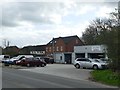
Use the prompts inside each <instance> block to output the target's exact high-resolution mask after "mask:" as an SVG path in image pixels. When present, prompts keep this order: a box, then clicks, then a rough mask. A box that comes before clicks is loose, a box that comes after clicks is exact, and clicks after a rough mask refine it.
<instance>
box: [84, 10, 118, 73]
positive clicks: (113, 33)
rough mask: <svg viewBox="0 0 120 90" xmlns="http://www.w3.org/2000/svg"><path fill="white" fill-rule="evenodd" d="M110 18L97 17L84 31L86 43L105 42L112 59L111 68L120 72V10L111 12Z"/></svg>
mask: <svg viewBox="0 0 120 90" xmlns="http://www.w3.org/2000/svg"><path fill="white" fill-rule="evenodd" d="M110 15H111V17H110V18H108V19H99V18H97V19H95V20H93V22H91V24H90V25H89V26H88V28H86V30H85V32H83V35H82V38H83V40H84V41H85V42H86V44H94V45H95V44H105V45H106V46H107V49H108V56H109V57H110V58H111V59H112V63H111V69H112V70H113V71H118V72H120V55H119V52H120V47H119V46H120V23H119V21H120V16H119V15H120V12H117V11H116V12H112V13H110Z"/></svg>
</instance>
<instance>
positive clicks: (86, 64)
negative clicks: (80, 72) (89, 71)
mask: <svg viewBox="0 0 120 90" xmlns="http://www.w3.org/2000/svg"><path fill="white" fill-rule="evenodd" d="M74 66H75V67H76V68H77V69H79V68H81V67H82V68H93V69H105V68H106V67H107V64H106V63H104V62H102V61H101V62H100V61H99V60H97V59H89V58H77V59H76V60H75V63H74Z"/></svg>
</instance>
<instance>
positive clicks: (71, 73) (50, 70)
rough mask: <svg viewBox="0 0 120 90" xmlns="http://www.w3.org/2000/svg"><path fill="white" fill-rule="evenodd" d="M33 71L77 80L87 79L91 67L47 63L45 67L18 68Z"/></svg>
mask: <svg viewBox="0 0 120 90" xmlns="http://www.w3.org/2000/svg"><path fill="white" fill-rule="evenodd" d="M20 70H25V71H30V72H35V73H42V74H49V75H55V76H60V77H66V78H72V79H77V80H88V79H89V77H90V72H91V71H92V70H91V69H76V68H75V67H74V65H72V64H48V65H47V66H46V67H33V68H25V69H20Z"/></svg>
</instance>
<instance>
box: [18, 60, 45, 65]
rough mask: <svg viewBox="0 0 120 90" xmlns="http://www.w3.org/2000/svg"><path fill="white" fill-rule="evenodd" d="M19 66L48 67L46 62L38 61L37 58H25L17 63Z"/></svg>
mask: <svg viewBox="0 0 120 90" xmlns="http://www.w3.org/2000/svg"><path fill="white" fill-rule="evenodd" d="M16 64H17V65H21V66H27V67H30V66H37V67H39V66H41V67H44V66H46V62H44V61H42V60H41V59H37V58H23V59H21V60H19V61H17V62H16Z"/></svg>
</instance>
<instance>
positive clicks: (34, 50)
mask: <svg viewBox="0 0 120 90" xmlns="http://www.w3.org/2000/svg"><path fill="white" fill-rule="evenodd" d="M45 47H46V45H37V46H26V47H23V48H22V49H20V51H19V54H31V55H34V56H45Z"/></svg>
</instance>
